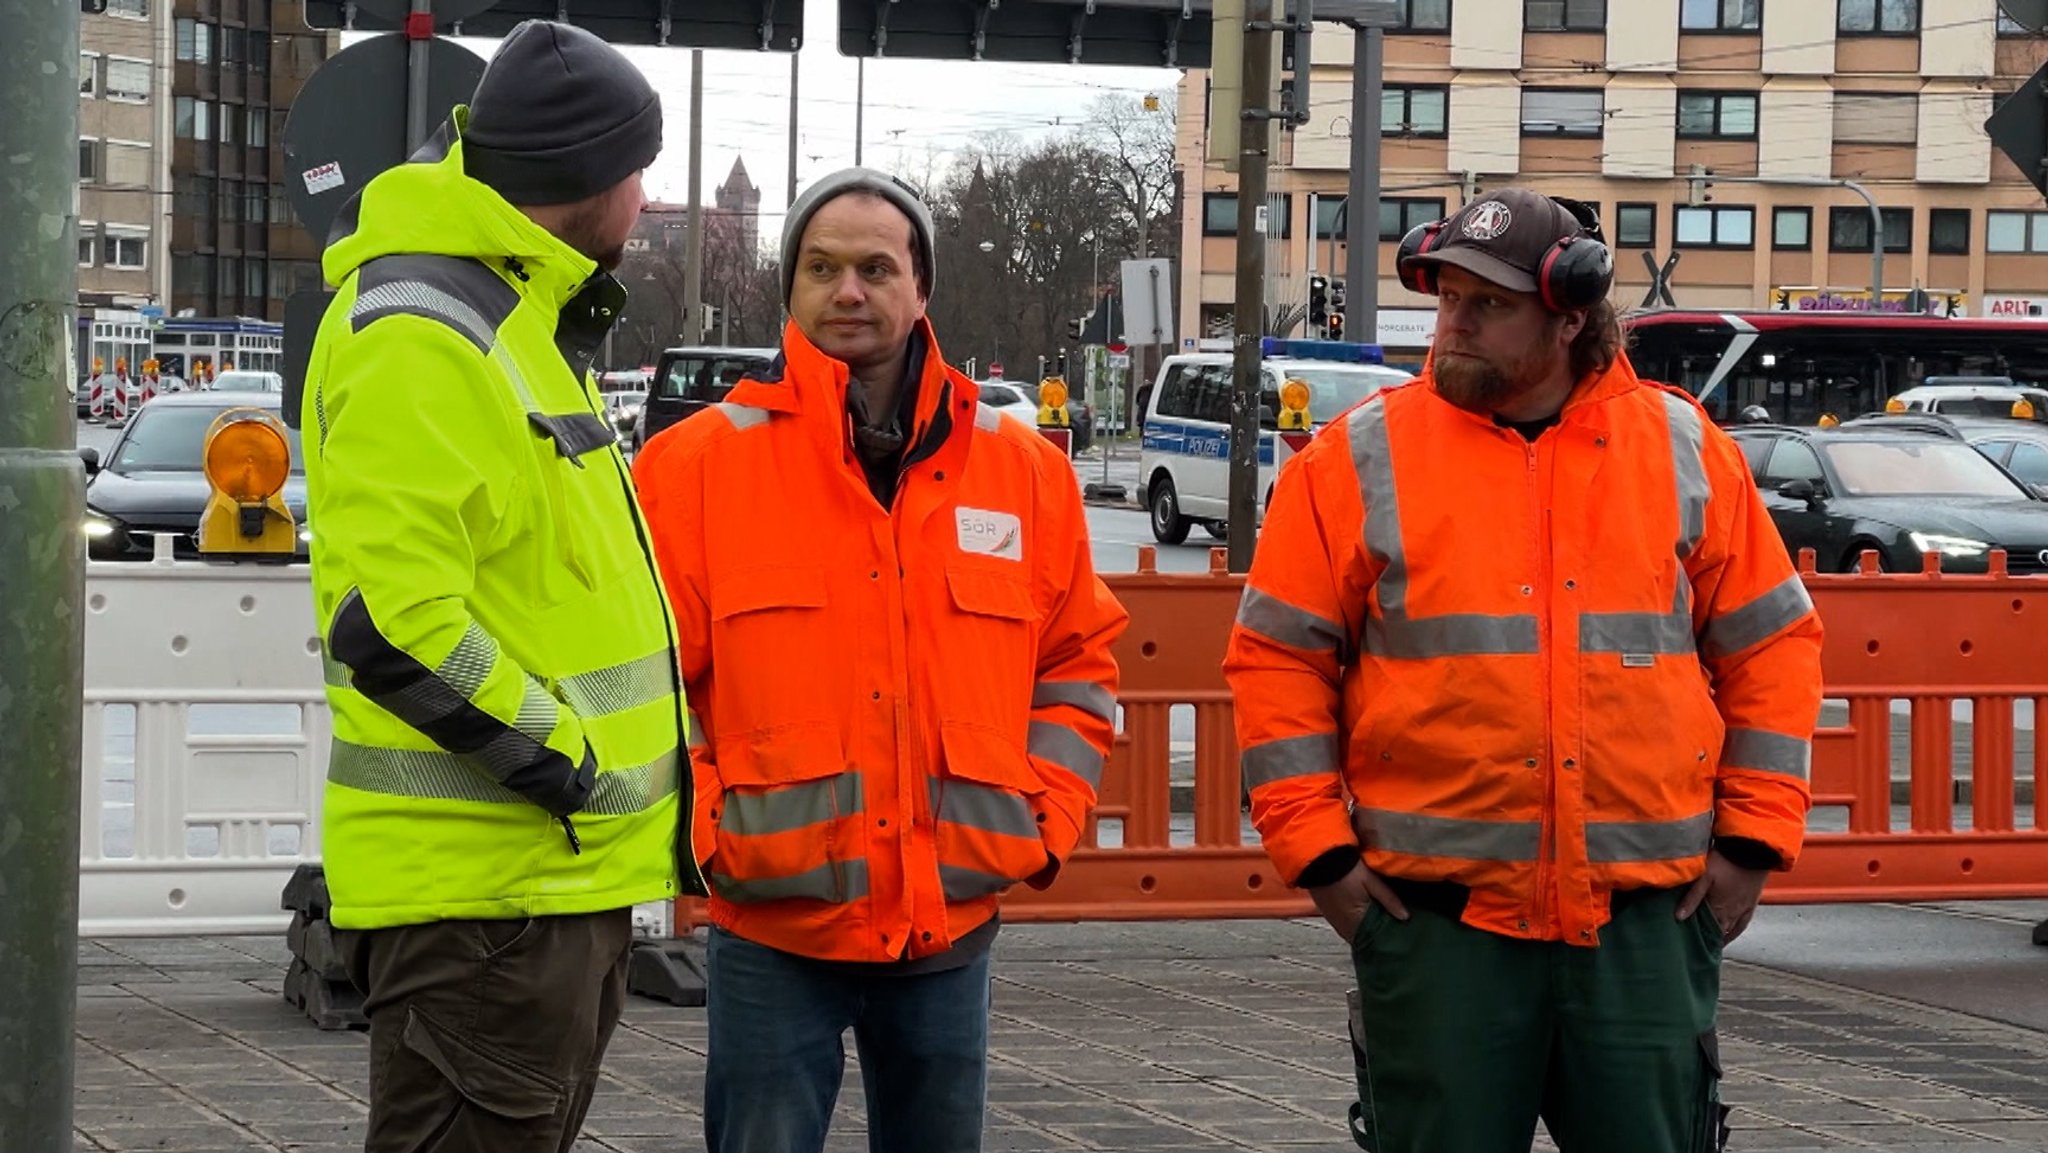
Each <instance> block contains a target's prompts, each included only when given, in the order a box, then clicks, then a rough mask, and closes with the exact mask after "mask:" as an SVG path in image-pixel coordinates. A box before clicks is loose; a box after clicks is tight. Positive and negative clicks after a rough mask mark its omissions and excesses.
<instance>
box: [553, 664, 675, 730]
mask: <svg viewBox="0 0 2048 1153" xmlns="http://www.w3.org/2000/svg"><path fill="white" fill-rule="evenodd" d="M555 687H556V689H558V690H559V691H560V692H561V694H562V699H563V700H565V701H568V702H569V707H570V708H572V709H575V710H576V712H577V714H578V715H580V716H585V717H601V716H608V715H610V714H612V713H623V712H627V711H630V710H632V709H637V708H639V707H640V706H642V705H651V704H653V703H654V702H656V701H663V700H667V699H668V698H669V696H670V695H671V694H673V693H674V692H675V691H676V682H675V672H674V666H673V664H672V663H671V661H670V658H669V653H668V650H667V649H663V650H661V651H660V652H654V653H649V654H647V655H646V656H644V657H641V658H640V659H639V660H635V661H627V662H625V663H624V664H617V665H613V666H611V667H610V668H604V669H594V670H592V671H590V672H587V673H577V674H576V675H575V676H573V677H563V678H562V679H561V681H560V682H559V683H557V684H556V686H555ZM693 715H694V714H693Z"/></svg>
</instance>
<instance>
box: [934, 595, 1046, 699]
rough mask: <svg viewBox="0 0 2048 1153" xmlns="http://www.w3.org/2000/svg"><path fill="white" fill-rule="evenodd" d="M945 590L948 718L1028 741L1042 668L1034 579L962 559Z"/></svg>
mask: <svg viewBox="0 0 2048 1153" xmlns="http://www.w3.org/2000/svg"><path fill="white" fill-rule="evenodd" d="M1012 567H1017V566H1012ZM946 591H947V596H948V597H949V599H950V600H951V601H952V608H953V611H952V613H951V619H950V621H949V622H948V630H947V632H948V635H947V636H946V638H945V647H944V655H943V656H942V657H941V658H940V663H941V667H942V669H943V673H942V677H941V680H942V682H943V683H942V684H941V685H940V686H939V691H940V694H941V699H943V700H945V701H947V702H948V706H947V710H946V715H947V716H949V717H974V718H978V719H982V720H985V721H986V722H987V723H988V724H990V725H991V726H993V727H995V728H997V729H998V730H999V731H1002V732H1006V733H1016V734H1019V739H1020V740H1021V734H1022V733H1023V732H1024V726H1025V722H1026V721H1027V720H1028V718H1029V714H1030V709H1031V684H1032V681H1033V679H1034V678H1035V676H1036V673H1037V665H1038V660H1037V654H1038V635H1039V629H1040V621H1039V609H1038V604H1037V602H1036V600H1035V599H1034V598H1033V597H1032V594H1031V585H1030V583H1029V582H1028V581H1027V580H1025V578H1024V577H1023V575H1022V574H1021V573H1019V574H1018V575H1011V574H1009V573H1006V572H995V571H991V570H990V569H988V568H985V567H983V566H981V565H978V564H973V563H970V562H967V561H961V560H955V561H953V562H952V563H951V564H949V565H947V567H946Z"/></svg>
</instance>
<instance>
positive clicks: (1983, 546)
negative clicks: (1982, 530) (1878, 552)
mask: <svg viewBox="0 0 2048 1153" xmlns="http://www.w3.org/2000/svg"><path fill="white" fill-rule="evenodd" d="M1906 536H1907V538H1908V539H1910V540H1911V541H1912V542H1913V547H1914V548H1917V549H1919V550H1920V551H1921V552H1937V553H1940V554H1941V555H1943V556H1954V557H1971V556H1983V555H1984V553H1985V552H1986V551H1987V550H1989V549H1990V548H1991V545H1990V544H1989V543H1987V542H1985V541H1981V540H1971V539H1970V538H1969V537H1966V536H1942V535H1941V534H1939V533H1931V532H1913V533H1907V534H1906Z"/></svg>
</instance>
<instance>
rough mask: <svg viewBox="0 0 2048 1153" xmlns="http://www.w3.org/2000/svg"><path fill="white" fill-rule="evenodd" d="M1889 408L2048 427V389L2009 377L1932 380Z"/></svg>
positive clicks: (1889, 403)
mask: <svg viewBox="0 0 2048 1153" xmlns="http://www.w3.org/2000/svg"><path fill="white" fill-rule="evenodd" d="M1885 408H1886V410H1887V411H1889V412H1931V413H1938V414H1940V415H1942V416H1989V417H1999V418H2005V419H2013V418H2017V419H2020V420H2030V421H2038V422H2041V423H2048V389H2040V388H2033V387H2030V386H2027V385H2020V384H2015V383H2014V382H2013V380H2012V378H2011V377H2007V376H1930V377H1928V378H1927V380H1926V382H1925V383H1924V384H1920V385H1916V386H1914V387H1912V388H1909V389H1906V390H1905V391H1903V392H1901V393H1899V394H1898V395H1896V396H1894V397H1892V398H1891V399H1890V400H1889V401H1886V402H1885Z"/></svg>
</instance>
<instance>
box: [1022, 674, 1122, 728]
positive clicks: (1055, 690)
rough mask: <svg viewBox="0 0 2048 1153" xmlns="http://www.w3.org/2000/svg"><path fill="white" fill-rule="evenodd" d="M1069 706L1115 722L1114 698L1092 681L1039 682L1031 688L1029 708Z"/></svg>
mask: <svg viewBox="0 0 2048 1153" xmlns="http://www.w3.org/2000/svg"><path fill="white" fill-rule="evenodd" d="M1054 705H1071V706H1072V707H1074V708H1077V709H1080V710H1081V711H1082V712H1084V713H1087V714H1088V715H1089V716H1091V717H1100V718H1101V719H1103V720H1105V721H1111V722H1114V721H1115V720H1116V697H1115V696H1113V695H1111V693H1110V691H1109V690H1108V689H1105V688H1103V687H1102V686H1101V685H1098V684H1096V683H1095V682H1094V681H1040V682H1038V683H1037V684H1035V685H1033V686H1031V707H1032V708H1034V709H1044V708H1051V707H1052V706H1054Z"/></svg>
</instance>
